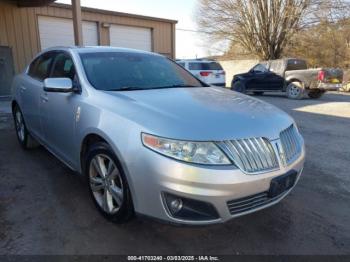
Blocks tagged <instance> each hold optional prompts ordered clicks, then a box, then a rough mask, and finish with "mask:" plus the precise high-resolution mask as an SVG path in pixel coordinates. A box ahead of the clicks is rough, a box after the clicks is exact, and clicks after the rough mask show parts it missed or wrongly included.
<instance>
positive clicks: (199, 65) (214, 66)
mask: <svg viewBox="0 0 350 262" xmlns="http://www.w3.org/2000/svg"><path fill="white" fill-rule="evenodd" d="M189 69H190V70H223V69H222V67H221V65H220V64H219V63H217V62H209V63H208V62H206V63H203V62H191V63H189Z"/></svg>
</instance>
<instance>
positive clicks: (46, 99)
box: [40, 95, 49, 102]
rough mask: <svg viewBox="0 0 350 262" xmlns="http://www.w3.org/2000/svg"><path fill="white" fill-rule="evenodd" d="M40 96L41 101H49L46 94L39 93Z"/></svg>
mask: <svg viewBox="0 0 350 262" xmlns="http://www.w3.org/2000/svg"><path fill="white" fill-rule="evenodd" d="M40 98H41V101H43V102H47V101H49V98H48V97H47V95H41V96H40Z"/></svg>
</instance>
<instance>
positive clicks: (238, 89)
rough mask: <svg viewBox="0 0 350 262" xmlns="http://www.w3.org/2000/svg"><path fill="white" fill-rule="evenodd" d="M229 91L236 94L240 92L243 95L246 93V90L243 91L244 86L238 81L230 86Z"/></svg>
mask: <svg viewBox="0 0 350 262" xmlns="http://www.w3.org/2000/svg"><path fill="white" fill-rule="evenodd" d="M231 89H232V90H233V91H236V92H240V93H243V94H245V93H246V89H245V86H244V85H243V83H242V82H241V81H239V80H237V81H234V82H233V83H232V85H231Z"/></svg>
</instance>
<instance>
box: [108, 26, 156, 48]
mask: <svg viewBox="0 0 350 262" xmlns="http://www.w3.org/2000/svg"><path fill="white" fill-rule="evenodd" d="M109 34H110V44H111V46H117V47H127V48H134V49H140V50H144V51H152V33H151V29H149V28H142V27H134V26H123V25H111V27H110V28H109Z"/></svg>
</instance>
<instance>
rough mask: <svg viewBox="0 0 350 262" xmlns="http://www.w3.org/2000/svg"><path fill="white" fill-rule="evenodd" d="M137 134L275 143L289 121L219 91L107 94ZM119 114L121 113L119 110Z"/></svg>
mask: <svg viewBox="0 0 350 262" xmlns="http://www.w3.org/2000/svg"><path fill="white" fill-rule="evenodd" d="M106 93H108V94H109V95H111V96H113V98H114V99H116V100H118V101H115V102H116V103H118V105H120V107H119V108H120V109H122V110H121V112H122V114H124V117H126V118H128V119H130V120H132V121H134V122H136V123H138V124H139V125H140V126H141V129H142V130H141V131H143V132H148V133H152V134H155V135H159V136H163V137H168V138H173V139H184V140H196V141H222V140H229V139H238V138H250V137H266V138H269V139H275V138H278V137H279V133H280V131H282V130H283V129H285V128H287V127H289V126H290V125H291V124H292V123H293V120H292V118H291V117H289V116H288V115H287V114H286V113H284V112H283V111H281V110H280V109H278V108H276V107H274V106H272V105H270V104H268V103H265V102H263V101H261V100H258V99H256V98H253V97H250V96H246V95H243V94H240V93H237V92H234V91H231V90H228V89H224V88H217V87H201V88H168V89H153V90H140V91H120V92H106ZM118 113H119V114H120V110H118Z"/></svg>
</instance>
